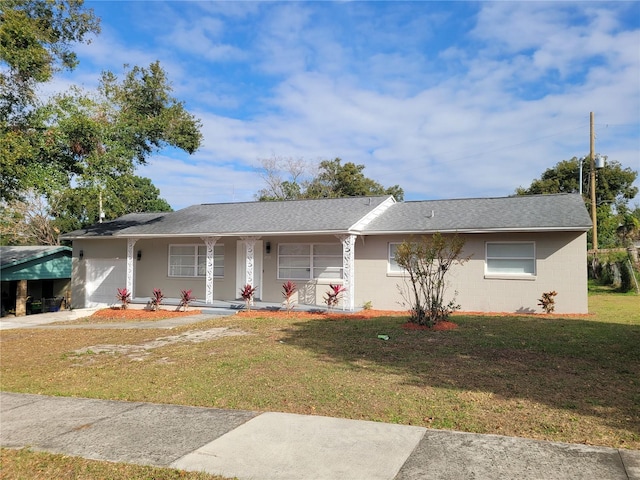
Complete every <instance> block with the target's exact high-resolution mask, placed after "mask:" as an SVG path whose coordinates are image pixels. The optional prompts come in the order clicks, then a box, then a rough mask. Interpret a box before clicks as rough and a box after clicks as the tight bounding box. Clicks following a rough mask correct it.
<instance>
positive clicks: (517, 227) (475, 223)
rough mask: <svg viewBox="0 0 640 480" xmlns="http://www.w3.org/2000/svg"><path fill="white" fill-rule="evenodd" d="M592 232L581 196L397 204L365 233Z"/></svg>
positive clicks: (565, 195)
mask: <svg viewBox="0 0 640 480" xmlns="http://www.w3.org/2000/svg"><path fill="white" fill-rule="evenodd" d="M590 228H591V218H590V217H589V214H588V213H587V209H586V208H585V205H584V202H583V200H582V198H581V197H580V195H578V194H557V195H528V196H513V197H501V198H467V199H458V200H432V201H419V202H405V203H396V204H395V205H392V206H391V207H390V208H389V209H388V210H387V211H386V212H385V214H384V215H382V216H380V217H378V218H376V219H375V220H374V221H373V222H371V223H370V224H369V225H367V227H366V228H365V232H364V233H367V234H371V233H386V232H402V233H408V232H411V233H420V232H425V233H428V232H436V231H439V232H453V231H458V232H462V231H467V232H474V231H492V230H493V231H532V230H554V229H555V230H583V231H586V230H588V229H590Z"/></svg>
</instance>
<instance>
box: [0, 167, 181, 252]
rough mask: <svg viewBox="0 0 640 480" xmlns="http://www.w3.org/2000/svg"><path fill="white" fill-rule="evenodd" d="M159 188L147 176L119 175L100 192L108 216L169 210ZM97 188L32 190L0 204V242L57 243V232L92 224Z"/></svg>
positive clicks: (8, 243) (98, 193) (10, 243)
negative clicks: (46, 193) (51, 191)
mask: <svg viewBox="0 0 640 480" xmlns="http://www.w3.org/2000/svg"><path fill="white" fill-rule="evenodd" d="M159 194H160V191H159V190H158V189H157V188H156V187H155V186H153V184H152V183H151V180H149V179H148V178H143V177H138V176H135V175H122V176H118V177H115V178H113V179H111V180H110V181H109V182H108V183H107V187H106V188H105V191H104V192H102V196H103V204H104V205H105V207H106V208H104V210H106V215H107V216H108V218H116V217H119V216H121V215H125V214H127V213H131V212H170V211H172V209H171V206H170V205H169V204H168V203H167V202H166V201H165V200H164V199H162V198H160V197H159ZM100 195H101V193H100V192H99V191H98V190H97V189H92V188H88V187H76V188H67V189H65V190H63V191H62V192H61V193H59V194H55V195H50V196H49V197H48V199H47V198H45V196H44V195H41V194H38V193H37V192H36V191H35V190H33V189H32V190H30V191H28V192H26V193H25V194H24V195H23V196H22V199H20V200H13V201H12V202H10V203H8V204H4V206H0V236H1V237H2V244H3V245H59V235H60V234H61V233H64V232H70V231H72V230H77V229H80V228H84V227H86V226H88V225H91V224H94V223H96V221H97V220H98V218H99V210H100V209H99V197H100Z"/></svg>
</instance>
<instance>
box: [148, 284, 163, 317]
mask: <svg viewBox="0 0 640 480" xmlns="http://www.w3.org/2000/svg"><path fill="white" fill-rule="evenodd" d="M162 300H164V294H163V293H162V290H160V289H159V288H154V289H153V294H152V295H151V310H153V311H154V312H155V311H156V310H158V308H159V307H160V305H161V304H162Z"/></svg>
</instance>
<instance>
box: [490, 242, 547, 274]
mask: <svg viewBox="0 0 640 480" xmlns="http://www.w3.org/2000/svg"><path fill="white" fill-rule="evenodd" d="M485 273H486V274H487V275H488V276H504V277H531V278H533V277H535V275H536V248H535V243H534V242H487V243H486V270H485Z"/></svg>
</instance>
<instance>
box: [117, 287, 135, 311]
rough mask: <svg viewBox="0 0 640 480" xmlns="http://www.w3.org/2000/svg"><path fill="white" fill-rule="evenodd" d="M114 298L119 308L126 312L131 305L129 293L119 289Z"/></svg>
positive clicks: (124, 289)
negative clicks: (118, 302)
mask: <svg viewBox="0 0 640 480" xmlns="http://www.w3.org/2000/svg"><path fill="white" fill-rule="evenodd" d="M116 298H117V299H118V300H119V301H120V308H122V309H123V310H126V309H127V307H128V306H129V303H131V292H130V291H129V290H127V289H126V288H119V289H118V294H117V295H116Z"/></svg>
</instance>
